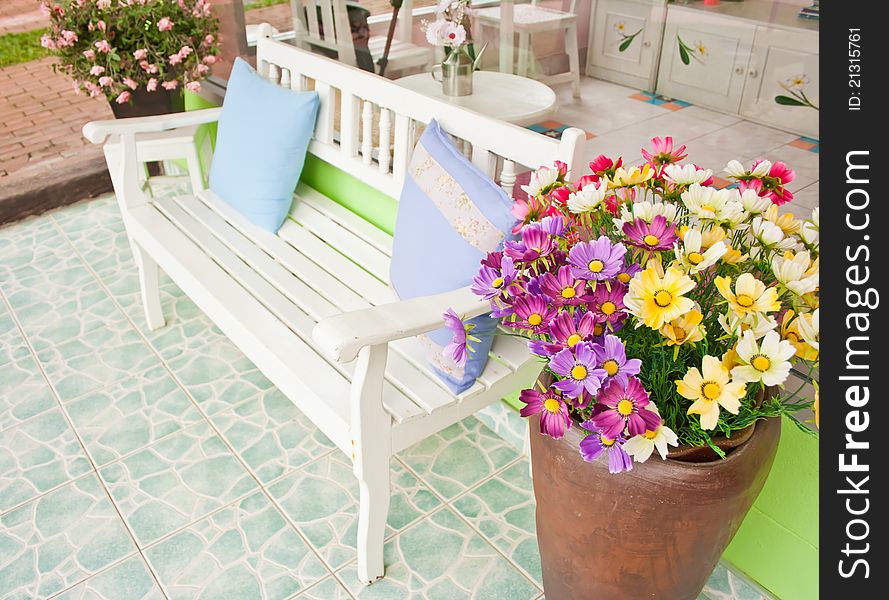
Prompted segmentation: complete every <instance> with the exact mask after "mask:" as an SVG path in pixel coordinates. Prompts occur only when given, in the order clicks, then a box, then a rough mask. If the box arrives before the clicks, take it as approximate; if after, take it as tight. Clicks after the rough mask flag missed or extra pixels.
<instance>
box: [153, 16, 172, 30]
mask: <svg viewBox="0 0 889 600" xmlns="http://www.w3.org/2000/svg"><path fill="white" fill-rule="evenodd" d="M157 28H158V30H159V31H170V30H171V29H173V21H171V20H170V18H169V17H164V18H162V19H161V20H160V21H158V22H157Z"/></svg>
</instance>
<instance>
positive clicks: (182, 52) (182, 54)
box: [179, 46, 194, 60]
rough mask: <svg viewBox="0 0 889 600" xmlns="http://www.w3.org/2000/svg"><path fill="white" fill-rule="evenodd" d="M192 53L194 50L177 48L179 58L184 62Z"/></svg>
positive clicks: (187, 47) (184, 47) (186, 47)
mask: <svg viewBox="0 0 889 600" xmlns="http://www.w3.org/2000/svg"><path fill="white" fill-rule="evenodd" d="M192 52H194V50H192V49H191V47H189V46H182V47H181V48H179V57H180V58H182V59H183V60H184V59H185V58H186V57H187V56H188V55H189V54H191V53H192Z"/></svg>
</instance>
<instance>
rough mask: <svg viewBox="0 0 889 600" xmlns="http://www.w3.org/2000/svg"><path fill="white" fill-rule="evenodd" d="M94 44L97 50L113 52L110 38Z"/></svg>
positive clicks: (105, 52) (106, 52) (104, 52)
mask: <svg viewBox="0 0 889 600" xmlns="http://www.w3.org/2000/svg"><path fill="white" fill-rule="evenodd" d="M93 45H94V46H95V47H96V50H98V51H99V52H102V53H103V54H108V53H109V52H111V44H109V43H108V40H100V41H98V42H96V43H95V44H93Z"/></svg>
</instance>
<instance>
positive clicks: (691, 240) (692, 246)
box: [674, 229, 728, 275]
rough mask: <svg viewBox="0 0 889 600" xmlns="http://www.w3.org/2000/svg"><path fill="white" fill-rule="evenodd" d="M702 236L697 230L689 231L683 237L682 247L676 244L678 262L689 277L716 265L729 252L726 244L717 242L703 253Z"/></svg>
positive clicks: (675, 250)
mask: <svg viewBox="0 0 889 600" xmlns="http://www.w3.org/2000/svg"><path fill="white" fill-rule="evenodd" d="M702 239H703V238H702V236H701V232H700V231H698V230H697V229H687V230H686V231H685V233H684V234H683V236H682V246H681V247H680V245H679V244H678V243H676V244H674V252H675V254H676V260H678V261H679V262H680V263H682V266H683V267H685V270H686V271H687V272H688V274H689V275H693V274H695V273H700V272H701V271H703V270H704V269H706V268H708V267H710V266H712V265H714V264H715V263H716V261H717V260H719V259H720V258H722V255H723V254H725V253H726V252H727V251H728V248H727V247H726V245H725V243H724V242H721V241H720V242H716V243H715V244H713V245H712V246H710V247H709V248H708V249H707V250H706V251H703V252H702V250H701V249H702V247H703V244H702Z"/></svg>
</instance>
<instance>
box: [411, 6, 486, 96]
mask: <svg viewBox="0 0 889 600" xmlns="http://www.w3.org/2000/svg"><path fill="white" fill-rule="evenodd" d="M470 4H471V0H439V2H438V4H437V5H436V7H435V20H434V21H431V22H430V21H423V25H422V27H423V31H424V32H425V33H426V39H427V40H428V41H429V43H430V44H432V45H433V46H437V47H441V48H443V49H444V56H445V57H444V60H443V61H442V62H441V63H440V64H438V65H435V67H433V71H432V75H433V77H434V76H435V69H440V70H441V84H442V92H443V93H444V94H445V95H447V96H468V95H470V94H472V73H473V72H474V71H475V69H476V67H477V66H478V61H479V59H480V58H481V55H482V53H483V52H484V50H485V47H482V49H481V50H480V51H479V52H476V51H475V44H473V43H472V30H471V28H470V12H471V9H470ZM436 79H437V78H436Z"/></svg>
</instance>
